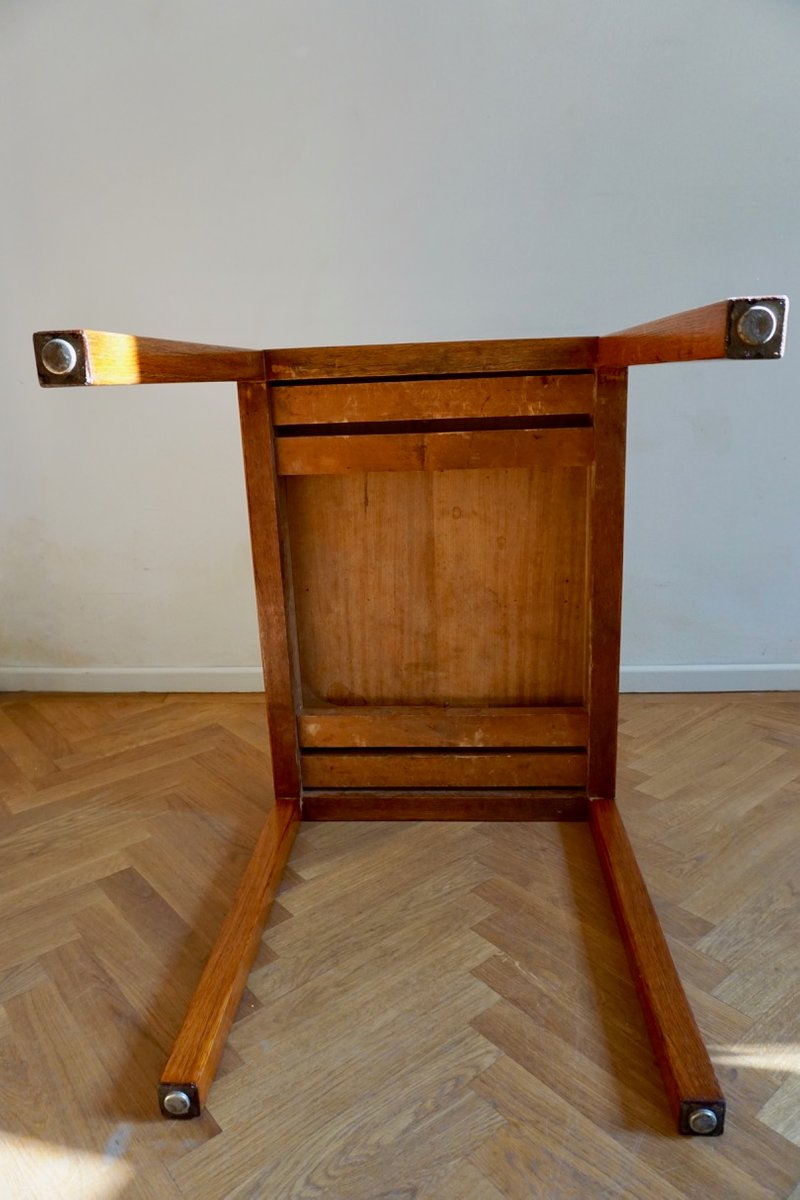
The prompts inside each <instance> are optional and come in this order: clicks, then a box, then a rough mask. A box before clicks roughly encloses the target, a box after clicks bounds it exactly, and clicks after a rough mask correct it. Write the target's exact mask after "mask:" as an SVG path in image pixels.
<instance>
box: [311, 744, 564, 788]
mask: <svg viewBox="0 0 800 1200" xmlns="http://www.w3.org/2000/svg"><path fill="white" fill-rule="evenodd" d="M300 757H301V763H302V766H301V770H302V776H303V785H304V787H307V788H324V787H335V788H348V787H356V788H402V787H423V788H429V787H454V788H459V787H517V788H518V787H579V786H581V785H583V784H585V782H586V755H585V754H580V753H571V752H569V751H560V750H547V751H539V752H537V751H534V752H531V753H528V752H525V751H516V752H511V753H508V752H506V753H503V752H502V751H499V750H498V751H491V750H489V751H484V752H483V753H480V754H471V753H469V752H467V751H452V752H450V753H447V752H439V753H436V752H434V753H429V754H426V753H424V752H416V751H414V752H411V753H396V754H392V753H386V754H383V753H381V752H380V751H373V752H370V753H366V754H359V753H358V752H356V751H352V752H350V751H342V752H338V753H337V752H332V753H326V752H325V751H324V750H316V751H307V752H305V753H303V754H301V756H300Z"/></svg>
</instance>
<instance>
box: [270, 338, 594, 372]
mask: <svg viewBox="0 0 800 1200" xmlns="http://www.w3.org/2000/svg"><path fill="white" fill-rule="evenodd" d="M596 357H597V338H594V337H575V338H515V339H511V340H504V341H480V342H409V343H398V344H397V345H385V346H321V347H314V348H305V349H301V348H297V349H287V350H268V351H267V366H268V370H269V378H270V379H271V380H290V379H376V378H378V379H379V378H381V377H387V376H388V377H393V376H405V375H464V374H468V375H483V374H492V373H496V374H499V375H502V374H506V373H507V372H508V371H521V372H529V371H548V372H551V371H581V370H584V371H585V370H592V369H593V368H594V365H595V359H596Z"/></svg>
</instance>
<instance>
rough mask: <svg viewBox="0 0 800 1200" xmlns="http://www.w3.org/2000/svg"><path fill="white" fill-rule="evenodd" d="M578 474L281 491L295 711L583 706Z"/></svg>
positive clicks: (305, 485)
mask: <svg viewBox="0 0 800 1200" xmlns="http://www.w3.org/2000/svg"><path fill="white" fill-rule="evenodd" d="M588 474H589V473H588V471H586V470H585V469H583V468H573V467H567V468H552V469H551V468H540V469H538V470H496V471H488V470H487V471H445V472H442V473H436V472H429V471H418V472H409V473H408V474H406V473H403V472H385V473H372V472H370V473H365V474H364V475H350V476H335V475H322V476H308V477H302V476H301V477H296V478H291V479H288V480H287V481H286V482H287V506H288V518H289V529H290V540H291V546H292V567H293V571H294V582H295V598H296V605H297V625H298V637H299V644H300V659H301V673H302V678H303V685H304V690H305V695H304V702H305V704H306V706H308V707H319V702H320V701H323V702H325V703H329V704H334V705H349V704H367V705H396V704H413V705H426V704H436V705H459V706H460V705H466V706H470V707H493V706H498V705H504V706H507V705H520V706H523V707H530V706H533V705H548V706H552V705H558V706H574V705H578V706H580V705H582V704H583V702H584V696H585V688H586V670H585V644H586V497H587V480H588ZM344 564H346V569H345V568H344ZM356 614H357V615H356ZM378 648H379V649H380V653H378V652H377V650H378Z"/></svg>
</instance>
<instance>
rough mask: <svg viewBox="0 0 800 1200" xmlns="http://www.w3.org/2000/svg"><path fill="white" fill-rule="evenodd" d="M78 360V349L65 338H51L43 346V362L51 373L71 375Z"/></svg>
mask: <svg viewBox="0 0 800 1200" xmlns="http://www.w3.org/2000/svg"><path fill="white" fill-rule="evenodd" d="M77 361H78V352H77V350H76V349H75V347H74V346H73V345H72V343H71V342H68V341H66V340H65V339H64V338H51V339H50V341H49V342H45V344H44V346H42V364H43V366H44V367H45V370H47V371H49V372H50V374H51V375H69V373H70V371H74V370H75V364H76V363H77Z"/></svg>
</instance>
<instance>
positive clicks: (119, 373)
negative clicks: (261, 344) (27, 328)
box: [34, 329, 265, 387]
mask: <svg viewBox="0 0 800 1200" xmlns="http://www.w3.org/2000/svg"><path fill="white" fill-rule="evenodd" d="M61 337H65V338H67V340H69V341H70V342H72V343H73V344H75V345H76V346H78V345H80V346H81V347H82V349H83V354H82V355H81V361H79V363H78V365H77V369H76V371H75V372H74V373H73V374H72V375H67V376H57V375H56V376H53V375H50V373H49V372H48V371H47V370H46V368H44V367H43V365H42V363H41V358H40V354H41V348H42V346H43V345H44V344H45V343H46V342H47V341H49V339H50V338H61ZM34 346H35V348H36V352H37V364H38V367H39V379H40V382H41V383H42V384H43V385H44V386H50V387H53V386H55V387H59V386H61V387H63V386H75V385H81V384H84V385H89V384H91V385H93V386H98V385H105V384H131V383H213V382H220V381H226V380H244V379H263V378H264V370H265V368H264V352H263V350H243V349H238V348H236V347H232V346H207V345H204V344H202V343H199V342H170V341H163V340H161V339H159V338H147V337H137V336H135V335H134V334H129V333H104V332H101V331H100V330H97V329H73V330H67V331H65V332H64V331H62V332H52V333H38V334H34Z"/></svg>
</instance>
